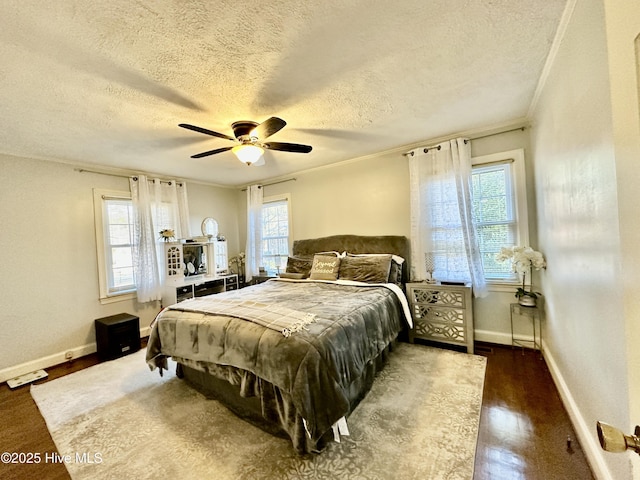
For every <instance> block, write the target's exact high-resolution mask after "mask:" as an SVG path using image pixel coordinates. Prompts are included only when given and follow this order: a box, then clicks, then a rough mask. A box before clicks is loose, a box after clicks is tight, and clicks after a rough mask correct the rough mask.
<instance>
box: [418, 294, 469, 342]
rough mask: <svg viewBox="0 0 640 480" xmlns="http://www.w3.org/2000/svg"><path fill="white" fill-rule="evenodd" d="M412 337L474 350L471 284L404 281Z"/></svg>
mask: <svg viewBox="0 0 640 480" xmlns="http://www.w3.org/2000/svg"><path fill="white" fill-rule="evenodd" d="M407 298H408V299H409V304H410V306H411V314H412V316H413V323H414V327H413V329H412V330H411V331H410V332H409V341H410V342H411V343H413V341H414V339H415V338H421V339H424V340H430V341H434V342H441V343H447V344H451V345H460V346H464V347H466V348H467V352H468V353H473V340H474V336H473V301H472V299H471V284H469V283H467V284H464V285H443V284H433V283H425V282H410V283H407Z"/></svg>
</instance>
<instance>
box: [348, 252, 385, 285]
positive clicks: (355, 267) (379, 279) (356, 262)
mask: <svg viewBox="0 0 640 480" xmlns="http://www.w3.org/2000/svg"><path fill="white" fill-rule="evenodd" d="M390 270H391V255H371V256H346V257H344V258H343V259H342V262H340V272H339V273H340V275H339V276H340V279H342V280H355V281H358V282H367V283H388V282H389V271H390Z"/></svg>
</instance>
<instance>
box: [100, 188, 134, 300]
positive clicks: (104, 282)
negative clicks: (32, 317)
mask: <svg viewBox="0 0 640 480" xmlns="http://www.w3.org/2000/svg"><path fill="white" fill-rule="evenodd" d="M105 198H113V199H125V200H131V193H130V192H126V191H117V190H105V189H97V188H94V189H93V213H94V224H95V233H96V254H97V259H98V283H99V286H100V303H101V304H108V303H114V302H120V301H123V300H131V299H135V298H136V292H135V291H133V292H131V291H127V292H121V293H109V280H108V278H109V271H108V269H107V263H106V254H105V235H106V232H105V228H104V227H105V225H104V202H103V199H105Z"/></svg>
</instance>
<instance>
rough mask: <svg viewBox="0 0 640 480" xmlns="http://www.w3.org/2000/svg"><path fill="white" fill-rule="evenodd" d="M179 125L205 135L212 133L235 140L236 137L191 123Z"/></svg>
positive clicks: (213, 135)
mask: <svg viewBox="0 0 640 480" xmlns="http://www.w3.org/2000/svg"><path fill="white" fill-rule="evenodd" d="M178 126H179V127H182V128H186V129H187V130H193V131H194V132H199V133H204V134H205V135H211V136H212V137H219V138H226V139H227V140H231V141H233V142H235V140H236V139H235V138H233V137H230V136H229V135H225V134H224V133H218V132H214V131H213V130H207V129H206V128H202V127H196V126H195V125H189V124H188V123H181V124H179V125H178Z"/></svg>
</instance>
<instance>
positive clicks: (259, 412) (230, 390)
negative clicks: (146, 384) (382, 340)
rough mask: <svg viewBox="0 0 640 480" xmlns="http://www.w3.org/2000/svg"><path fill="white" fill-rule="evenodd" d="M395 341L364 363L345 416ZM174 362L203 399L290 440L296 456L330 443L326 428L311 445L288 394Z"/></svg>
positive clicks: (230, 371) (230, 373)
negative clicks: (211, 401)
mask: <svg viewBox="0 0 640 480" xmlns="http://www.w3.org/2000/svg"><path fill="white" fill-rule="evenodd" d="M395 342H396V340H394V341H393V342H391V343H390V344H389V345H387V347H386V348H385V349H384V350H383V351H382V352H381V353H380V355H378V357H376V358H375V359H374V360H373V361H371V362H369V363H368V364H367V366H366V368H365V369H364V371H363V373H362V375H361V376H360V377H359V378H358V379H356V380H355V381H353V382H352V383H351V384H350V385H349V387H348V391H347V392H346V394H347V397H348V398H349V404H350V406H349V413H348V414H350V413H351V412H353V411H354V409H355V408H356V407H357V405H358V404H359V403H360V401H361V400H362V399H363V398H364V397H365V396H366V395H367V393H368V392H369V390H370V389H371V386H372V385H373V382H374V379H375V376H376V374H377V373H378V372H379V371H380V370H382V368H384V365H385V364H386V362H387V359H388V357H389V354H390V353H391V351H392V350H393V347H394V346H395ZM175 360H176V361H177V362H178V366H177V370H176V373H177V375H178V376H179V377H180V378H183V379H184V380H185V381H186V382H187V383H188V384H189V385H191V386H192V387H193V388H195V389H196V390H197V391H199V392H200V393H202V394H203V395H205V396H206V397H208V398H213V399H215V400H217V401H219V402H221V403H222V404H223V405H225V406H226V407H227V408H228V409H229V410H231V411H232V412H233V413H234V414H236V415H237V416H239V417H240V418H242V419H243V420H245V421H248V422H250V423H252V424H253V425H255V426H257V427H259V428H261V429H262V430H264V431H266V432H268V433H270V434H272V435H276V436H281V437H283V438H289V439H290V440H291V442H292V444H293V447H294V449H295V450H296V452H298V453H299V454H301V455H302V454H307V453H319V452H320V451H322V450H323V449H324V447H325V446H326V445H327V443H328V442H330V441H332V440H333V430H332V429H329V430H328V431H327V432H325V433H324V434H323V435H322V436H321V438H320V439H319V440H318V441H317V442H313V441H312V440H311V439H310V438H309V435H307V433H306V430H305V426H304V421H303V419H302V417H301V416H300V415H299V414H298V412H297V411H296V408H295V406H294V405H293V402H292V401H291V397H290V395H289V394H288V393H287V392H283V391H282V390H281V389H280V388H278V387H276V386H275V385H273V384H271V383H269V382H267V381H265V380H263V379H261V378H259V377H256V376H255V375H254V374H252V373H251V372H248V371H246V370H241V369H238V368H234V367H228V366H223V365H214V364H203V363H202V362H197V363H196V362H192V361H189V360H185V359H180V358H176V359H175ZM348 414H347V415H346V416H347V417H348Z"/></svg>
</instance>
